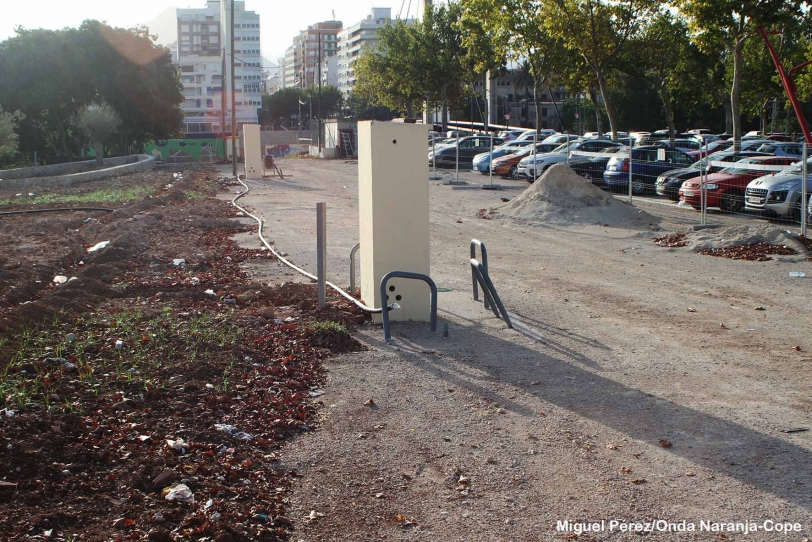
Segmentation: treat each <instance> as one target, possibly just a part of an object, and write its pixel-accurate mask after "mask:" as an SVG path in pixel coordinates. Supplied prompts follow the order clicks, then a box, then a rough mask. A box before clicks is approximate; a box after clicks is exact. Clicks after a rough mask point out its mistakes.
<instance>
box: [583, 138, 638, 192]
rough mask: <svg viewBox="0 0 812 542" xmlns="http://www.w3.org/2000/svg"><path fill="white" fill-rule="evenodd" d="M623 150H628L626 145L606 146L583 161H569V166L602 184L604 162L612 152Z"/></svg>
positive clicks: (595, 182)
mask: <svg viewBox="0 0 812 542" xmlns="http://www.w3.org/2000/svg"><path fill="white" fill-rule="evenodd" d="M618 151H624V152H628V151H629V148H628V147H623V146H618V147H606V148H605V149H603V150H602V151H601V154H599V155H596V156H593V157H591V158H589V159H588V160H586V161H584V162H576V163H572V162H570V168H571V169H572V170H573V171H574V172H575V173H577V174H578V175H580V176H581V177H583V178H584V179H586V180H587V181H589V182H591V183H592V184H595V185H603V184H604V183H603V172H604V171H605V170H606V164H608V163H609V160H611V159H612V154H614V153H616V152H618Z"/></svg>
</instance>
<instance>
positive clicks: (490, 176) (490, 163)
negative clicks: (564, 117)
mask: <svg viewBox="0 0 812 542" xmlns="http://www.w3.org/2000/svg"><path fill="white" fill-rule="evenodd" d="M805 148H806V147H805V146H804V149H805ZM488 180H489V181H490V184H491V186H493V132H491V155H490V159H489V160H488Z"/></svg>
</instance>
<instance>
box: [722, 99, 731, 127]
mask: <svg viewBox="0 0 812 542" xmlns="http://www.w3.org/2000/svg"><path fill="white" fill-rule="evenodd" d="M722 107H723V108H724V110H725V133H726V134H731V133H733V112H732V111H731V109H730V100H723V101H722Z"/></svg>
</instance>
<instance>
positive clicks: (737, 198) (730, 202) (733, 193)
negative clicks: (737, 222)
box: [719, 190, 744, 213]
mask: <svg viewBox="0 0 812 542" xmlns="http://www.w3.org/2000/svg"><path fill="white" fill-rule="evenodd" d="M719 208H721V209H722V211H724V212H726V213H740V212H741V210H742V209H743V208H744V198H742V195H741V192H739V191H738V190H728V191H727V192H725V193H724V194H722V202H721V203H720V204H719Z"/></svg>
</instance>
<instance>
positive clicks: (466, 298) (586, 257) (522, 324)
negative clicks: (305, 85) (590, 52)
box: [232, 159, 812, 542]
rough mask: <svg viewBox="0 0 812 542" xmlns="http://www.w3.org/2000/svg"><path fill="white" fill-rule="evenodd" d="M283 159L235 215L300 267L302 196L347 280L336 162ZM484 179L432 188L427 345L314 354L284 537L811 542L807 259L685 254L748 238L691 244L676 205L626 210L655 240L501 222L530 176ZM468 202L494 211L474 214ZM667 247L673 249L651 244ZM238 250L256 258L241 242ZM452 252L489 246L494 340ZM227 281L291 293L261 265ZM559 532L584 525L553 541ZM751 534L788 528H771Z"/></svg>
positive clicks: (622, 232)
mask: <svg viewBox="0 0 812 542" xmlns="http://www.w3.org/2000/svg"><path fill="white" fill-rule="evenodd" d="M281 166H282V169H283V171H284V172H285V173H286V174H288V175H290V177H289V178H287V179H285V180H284V181H279V180H275V181H262V182H252V183H250V184H251V186H252V192H251V193H250V195H249V196H247V197H246V198H244V200H243V201H245V202H247V205H248V206H249V207H250V208H251V209H252V210H255V211H256V212H257V213H258V214H260V215H261V216H262V217H264V218H265V219H266V221H267V225H268V229H269V231H268V235H269V237H270V238H271V239H272V240H273V241H274V242H275V245H276V247H277V248H278V249H279V250H282V251H285V252H287V253H289V254H290V256H291V258H292V259H293V260H294V261H295V262H296V263H297V264H300V265H302V266H304V267H305V268H307V269H310V270H314V269H315V259H316V250H315V247H316V242H315V223H316V220H315V204H316V202H319V201H325V202H327V205H328V225H329V226H328V228H329V229H328V242H329V248H328V271H329V278H330V279H331V280H332V281H334V282H336V283H338V284H342V285H346V284H347V283H348V278H347V277H348V272H349V269H348V268H349V265H348V255H349V250H350V248H351V247H352V245H353V244H354V243H355V242H357V239H358V204H357V165H356V164H354V163H351V162H343V161H330V162H325V161H315V160H303V159H288V160H282V161H281ZM465 177H466V178H468V179H469V180H472V181H479V182H482V181H481V180H482V179H485V178H484V177H482V176H480V175H479V174H466V176H465ZM498 182H499V183H501V184H503V185H508V188H507V189H506V190H502V191H485V190H472V189H464V188H463V189H452V188H451V187H449V186H442V185H441V184H440V183H439V182H431V192H430V196H431V243H432V245H431V266H432V267H431V274H432V277H433V278H434V280H435V281H436V282H437V285H438V286H439V287H440V289H441V293H440V295H439V308H440V317H441V318H440V329H441V330H442V329H443V326H444V324H448V326H449V335H448V337H444V336H443V334H442V333H439V332H438V333H431V332H430V331H429V330H428V327H427V326H426V325H423V324H417V323H412V324H395V325H394V327H393V334H394V340H393V341H392V342H391V343H385V342H384V341H383V335H382V331H381V329H380V328H379V327H376V326H372V325H371V324H365V325H362V326H361V327H360V328H359V331H358V332H357V333H356V335H355V336H356V338H358V339H359V340H360V341H361V342H362V343H364V344H365V345H366V346H367V347H368V348H367V350H365V351H362V352H358V353H353V354H347V355H343V356H340V357H336V358H332V359H331V360H329V361H327V363H326V368H327V376H326V378H327V382H326V383H325V385H324V386H323V388H322V389H323V391H324V392H325V393H324V395H322V396H321V397H319V398H318V399H319V400H320V401H321V402H323V404H324V406H323V408H320V409H319V411H318V415H319V417H320V422H319V429H318V430H317V431H314V432H307V433H305V434H302V435H300V436H298V437H297V438H296V439H294V440H293V441H289V443H288V444H287V445H286V446H285V448H284V450H283V451H282V453H281V455H280V463H281V466H282V468H284V469H288V470H290V471H291V472H294V471H295V472H296V473H297V474H298V475H300V476H301V478H297V479H296V481H295V485H294V487H293V490H292V494H291V495H290V496H289V502H288V514H289V517H290V518H291V519H292V520H293V521H294V535H293V537H292V540H297V541H307V542H309V541H326V540H335V541H343V540H364V541H366V540H460V541H463V540H465V541H531V540H541V541H548V540H637V539H638V536H641V535H646V534H651V535H652V536H655V537H656V538H657V539H662V540H720V539H721V540H745V539H748V540H765V541H769V540H795V541H802V540H808V539H810V537H812V514H811V513H810V512H812V469H810V465H812V453H810V449H811V448H812V431H810V429H812V418H811V416H812V399H810V396H811V395H810V391H812V390H811V387H812V384H811V383H812V380H810V373H811V372H812V355H811V354H810V352H812V340H810V329H811V328H810V310H811V309H810V303H809V296H810V293H811V292H810V288H811V287H812V282H810V279H809V278H808V277H809V276H812V263H810V262H808V261H807V254H806V253H800V254H798V255H786V256H782V255H775V256H771V258H772V259H771V260H769V261H740V260H730V259H726V258H715V257H710V256H705V255H701V254H698V253H697V252H696V249H697V245H699V244H708V242H709V241H708V239H710V238H713V237H714V236H716V238H715V239H716V241H717V243H716V245H720V244H721V245H724V243H725V241H723V240H722V239H723V238H724V235H725V233H724V232H729V231H731V230H730V228H741V227H742V226H743V225H744V226H746V225H748V224H750V222H747V221H742V220H740V219H738V218H735V217H733V218H725V217H716V216H712V217H711V221H712V222H715V223H716V224H719V225H721V226H722V227H721V228H718V229H717V230H703V231H701V232H693V231H692V227H693V226H694V225H695V224H696V222H697V219H696V216H695V214H694V213H693V211H688V212H685V211H684V210H682V209H677V208H676V207H673V206H670V207H665V206H662V205H654V204H648V203H646V202H643V201H641V202H640V203H639V205H640V207H641V209H643V210H645V211H647V212H649V213H651V214H653V215H656V216H658V217H659V218H660V219H661V221H660V223H659V225H657V226H656V227H651V228H645V227H643V228H640V227H637V228H633V229H630V228H623V227H616V226H613V227H604V226H602V225H593V224H589V223H573V224H550V223H533V222H528V221H517V220H513V219H507V218H503V217H501V216H500V215H499V213H498V206H499V205H501V204H502V201H501V198H515V197H516V196H518V195H519V194H520V193H521V191H522V190H524V189H525V188H526V187H527V184H526V183H524V182H514V181H505V180H499V181H498ZM233 190H236V189H235V188H232V191H233ZM488 208H496V210H497V212H496V213H484V216H485V218H482V217H481V213H480V211H481V209H488ZM766 227H767V228H770V227H771V226H769V225H767V226H766ZM783 229H787V228H786V226H784V227H783ZM677 232H685V233H687V234H688V235H687V236H686V238H685V239H686V240H687V242H688V245H687V246H685V247H679V248H663V247H661V246H658V245H657V244H656V243H655V242H654V241H653V239H654V238H655V237H661V236H664V235H669V234H673V233H677ZM714 232H721V233H714ZM700 237H701V238H700ZM235 239H237V240H238V241H239V242H240V243H241V245H242V246H243V247H245V248H249V249H256V248H259V245H258V243H257V241H256V239H255V238H254V237H252V235H251V234H250V233H242V234H239V235H237V236H236V237H235ZM471 239H479V240H481V241H483V242H484V243H485V244H486V245H487V248H488V253H489V264H490V274H491V276H492V278H493V280H494V283H495V285H496V288H497V289H498V291H499V294H500V295H501V298H502V300H503V301H504V304H505V306H506V307H507V309H508V311H509V312H510V314H511V317H512V318H513V322H514V325H515V328H514V329H508V328H507V327H506V326H505V324H504V323H503V322H502V321H501V320H499V319H497V318H495V317H494V316H493V315H492V314H491V313H490V312H489V311H486V310H485V309H484V308H483V306H482V305H481V302H474V301H473V300H472V297H471V283H470V280H471V276H470V269H469V267H468V257H469V256H468V250H469V242H470V241H471ZM245 269H246V272H247V273H248V274H249V276H250V277H251V278H252V279H253V280H257V281H260V282H266V281H277V282H279V281H292V282H299V281H301V279H300V278H298V277H297V276H295V275H293V274H292V272H290V271H289V270H286V268H284V267H282V266H281V265H280V264H279V263H277V262H270V263H265V262H248V264H247V266H246V268H245ZM793 271H803V272H805V273H806V274H807V278H791V277H790V276H789V273H790V272H793ZM370 399H371V400H372V401H369V400H370ZM567 520H568V521H569V522H570V523H574V522H590V523H592V522H601V521H605V522H606V523H605V530H600V529H599V530H598V531H597V532H582V533H580V534H579V533H578V532H576V531H574V530H570V531H562V530H559V529H557V523H558V522H563V521H567ZM613 520H615V521H619V522H631V523H636V522H640V523H641V524H642V526H643V527H642V528H648V527H649V525H647V522H652V521H656V520H665V521H666V522H670V524H672V526H671V527H670V531H669V530H667V529H668V528H669V527H668V526H667V525H665V526H663V524H659V527H658V528H659V529H663V528H665V529H666V531H664V532H663V531H657V532H654V533H650V532H643V533H636V534H632V533H629V532H624V531H621V530H620V529H621V528H620V527H619V526H616V527H615V528H614V529H611V530H610V523H609V522H610V521H613ZM702 521H705V522H708V524H707V526H706V527H704V528H705V529H706V530H702V529H703V526H702V524H700V522H702ZM721 522H740V523H742V522H743V523H746V524H747V525H748V528H749V529H750V531H751V532H750V534H749V535H745V534H744V533H743V532H736V531H735V529H738V530H739V531H741V529H742V527H741V526H740V525H739V526H737V525H728V524H727V523H723V524H722V525H721V526H720V525H719V523H721ZM770 522H775V523H782V524H783V523H785V522H788V523H790V524H799V525H792V526H791V527H790V528H791V529H795V530H793V531H792V532H789V533H786V534H785V533H783V532H776V531H775V530H774V528H773V527H772V525H773V524H772V523H770ZM654 525H658V524H656V523H655V524H654ZM691 525H694V527H695V529H696V531H687V529H690V526H691ZM632 528H634V527H632ZM707 529H712V530H707ZM731 529H734V532H731ZM770 529H773V530H770ZM753 531H755V532H753Z"/></svg>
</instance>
